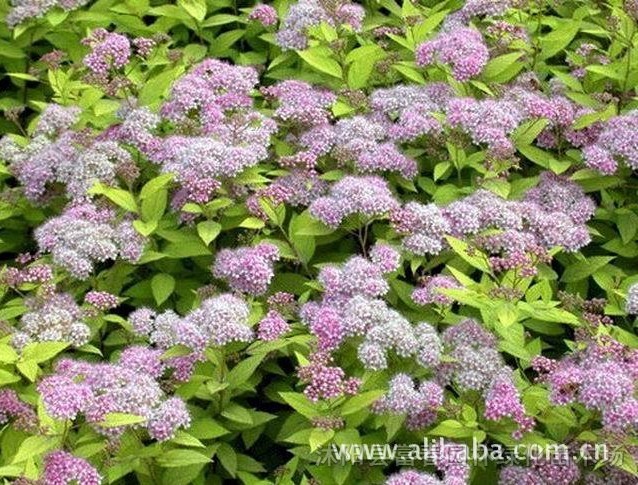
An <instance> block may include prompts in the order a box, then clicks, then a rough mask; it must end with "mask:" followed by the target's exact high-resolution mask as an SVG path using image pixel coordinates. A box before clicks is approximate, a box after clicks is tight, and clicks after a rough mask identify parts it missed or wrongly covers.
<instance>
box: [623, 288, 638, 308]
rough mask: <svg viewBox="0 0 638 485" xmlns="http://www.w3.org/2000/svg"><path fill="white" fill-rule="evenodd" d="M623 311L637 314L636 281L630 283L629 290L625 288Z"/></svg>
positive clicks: (637, 291) (637, 289) (637, 294)
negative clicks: (625, 298) (625, 295)
mask: <svg viewBox="0 0 638 485" xmlns="http://www.w3.org/2000/svg"><path fill="white" fill-rule="evenodd" d="M625 312H626V313H628V314H629V315H636V314H638V283H635V284H633V285H631V286H630V287H629V290H627V300H626V302H625Z"/></svg>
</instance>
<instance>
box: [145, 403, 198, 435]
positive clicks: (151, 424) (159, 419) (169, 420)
mask: <svg viewBox="0 0 638 485" xmlns="http://www.w3.org/2000/svg"><path fill="white" fill-rule="evenodd" d="M190 423H191V417H190V413H189V412H188V409H186V403H185V402H184V401H182V400H181V399H180V398H178V397H170V398H168V399H166V400H165V401H164V402H163V403H161V404H160V405H159V406H158V407H157V408H156V409H155V410H153V413H152V414H151V416H150V418H149V420H148V425H147V430H148V434H149V435H150V436H151V438H153V439H155V440H157V441H166V440H169V439H171V438H172V437H173V436H175V430H177V429H180V428H182V429H187V428H188V427H189V426H190Z"/></svg>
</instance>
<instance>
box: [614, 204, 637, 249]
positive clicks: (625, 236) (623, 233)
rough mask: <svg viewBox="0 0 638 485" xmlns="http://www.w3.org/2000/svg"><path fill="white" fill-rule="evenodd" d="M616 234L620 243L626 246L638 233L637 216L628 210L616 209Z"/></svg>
mask: <svg viewBox="0 0 638 485" xmlns="http://www.w3.org/2000/svg"><path fill="white" fill-rule="evenodd" d="M616 214H617V222H616V226H617V227H618V232H620V237H621V239H622V241H623V242H624V243H625V244H627V243H629V242H631V241H632V240H633V239H634V236H635V235H636V231H638V215H636V213H635V212H633V211H631V210H629V209H618V210H617V211H616Z"/></svg>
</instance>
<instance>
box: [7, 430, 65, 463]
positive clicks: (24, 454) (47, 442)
mask: <svg viewBox="0 0 638 485" xmlns="http://www.w3.org/2000/svg"><path fill="white" fill-rule="evenodd" d="M57 440H58V438H57V437H55V436H42V435H35V436H29V437H28V438H27V439H25V440H24V441H23V442H22V443H20V447H19V448H18V451H17V452H16V454H15V455H14V456H13V458H12V459H11V464H13V463H21V462H23V461H26V460H28V459H30V458H34V457H39V456H40V455H42V454H44V453H45V452H46V451H49V450H51V449H53V448H55V446H56V443H57Z"/></svg>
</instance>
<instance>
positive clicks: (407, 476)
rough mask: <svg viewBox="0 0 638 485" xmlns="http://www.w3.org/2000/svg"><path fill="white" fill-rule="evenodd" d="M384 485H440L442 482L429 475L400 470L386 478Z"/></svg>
mask: <svg viewBox="0 0 638 485" xmlns="http://www.w3.org/2000/svg"><path fill="white" fill-rule="evenodd" d="M384 483H385V485H442V483H443V482H441V480H439V479H438V478H437V477H436V476H434V475H432V474H431V473H426V472H418V471H416V470H401V471H400V472H398V473H394V474H392V475H390V476H389V477H388V479H387V480H386V481H385V482H384Z"/></svg>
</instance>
